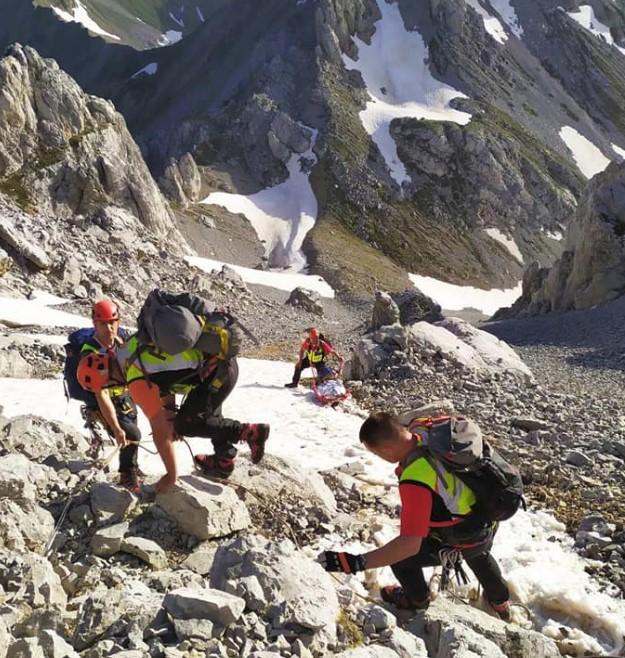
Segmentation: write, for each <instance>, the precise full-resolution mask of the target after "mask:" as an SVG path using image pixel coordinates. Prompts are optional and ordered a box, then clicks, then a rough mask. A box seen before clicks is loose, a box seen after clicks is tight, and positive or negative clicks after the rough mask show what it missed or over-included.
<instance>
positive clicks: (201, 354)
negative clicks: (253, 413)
mask: <svg viewBox="0 0 625 658" xmlns="http://www.w3.org/2000/svg"><path fill="white" fill-rule="evenodd" d="M229 317H230V316H229V315H228V314H227V313H224V312H218V311H211V310H209V308H208V304H207V303H206V302H205V301H204V300H202V299H201V298H199V297H195V296H193V295H189V294H186V293H185V294H181V295H173V294H171V293H167V292H164V291H161V290H154V291H152V292H151V293H150V294H149V295H148V297H147V299H146V301H145V303H144V305H143V308H142V310H141V313H140V315H139V319H138V326H139V330H138V332H137V334H135V335H134V336H132V337H131V338H130V339H129V341H128V343H127V344H126V345H125V346H124V349H123V350H120V351H119V352H118V353H117V355H115V356H116V358H112V355H111V354H110V353H109V354H104V355H97V356H94V357H93V358H92V359H91V361H87V360H83V361H81V364H80V367H79V372H78V378H79V381H80V383H81V385H82V386H83V388H86V389H87V390H94V391H97V390H101V389H102V388H104V387H106V386H109V385H110V383H111V382H124V383H126V384H127V385H128V390H129V392H130V395H131V396H132V399H133V400H134V401H135V402H136V404H137V405H138V406H139V407H140V408H141V410H142V411H143V413H144V414H145V415H146V416H147V417H148V419H149V421H150V425H151V427H152V433H153V436H154V444H155V445H156V447H157V449H158V452H159V454H160V456H161V459H162V460H163V463H164V465H165V469H166V471H167V472H166V473H165V475H164V476H163V477H162V478H161V479H160V480H159V481H158V483H157V484H156V491H157V492H161V493H162V492H165V491H167V490H168V489H170V488H171V487H172V486H173V485H174V483H175V482H176V478H177V475H178V471H177V464H176V454H175V451H174V446H173V441H174V440H175V439H176V438H177V437H179V436H199V437H205V438H210V439H211V440H212V442H213V446H214V450H215V453H214V454H212V455H208V454H201V455H196V456H195V462H196V465H197V467H198V468H199V469H200V470H202V471H203V472H204V473H205V474H207V475H209V476H217V477H222V478H226V477H228V476H229V475H230V474H231V473H232V471H233V469H234V457H235V455H236V454H237V450H236V448H235V444H236V443H237V442H239V441H244V442H247V443H248V445H249V447H250V451H251V458H252V462H254V463H258V462H259V461H260V460H261V459H262V457H263V455H264V450H265V442H266V441H267V438H268V436H269V425H266V424H262V423H254V424H252V423H240V422H239V421H237V420H232V419H230V418H224V417H223V415H222V410H221V407H222V404H223V402H224V400H225V399H226V398H227V397H228V395H230V393H231V392H232V390H233V388H234V386H235V384H236V382H237V378H238V374H239V370H238V366H237V361H236V359H235V358H234V357H235V355H236V354H237V353H238V351H239V347H240V334H239V332H238V329H237V327H236V326H235V325H234V324H233V323H232V322H231V321H230V320H229V319H228V318H229ZM176 394H181V395H184V396H186V397H185V399H184V402H183V404H182V406H181V407H180V408H179V409H177V408H176V404H175V395H176Z"/></svg>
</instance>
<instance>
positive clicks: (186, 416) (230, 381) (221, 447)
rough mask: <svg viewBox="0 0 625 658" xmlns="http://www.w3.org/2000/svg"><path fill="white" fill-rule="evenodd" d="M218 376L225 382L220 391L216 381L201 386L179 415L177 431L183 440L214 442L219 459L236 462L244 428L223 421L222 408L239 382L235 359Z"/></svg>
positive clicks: (177, 416) (195, 390)
mask: <svg viewBox="0 0 625 658" xmlns="http://www.w3.org/2000/svg"><path fill="white" fill-rule="evenodd" d="M216 376H217V377H218V378H219V379H220V380H221V382H222V384H221V386H220V387H219V388H215V386H214V381H215V378H214V377H213V378H212V379H208V380H206V381H203V382H201V383H200V384H199V385H198V386H196V387H195V388H194V389H193V390H192V391H191V392H190V393H189V394H188V395H187V398H186V400H185V401H184V404H183V405H182V407H180V409H179V411H178V413H177V414H176V419H175V420H174V429H175V430H176V433H178V434H180V435H182V436H201V437H204V438H207V439H211V441H212V442H213V446H214V448H215V455H216V456H217V457H222V458H233V457H235V455H236V454H237V450H236V448H235V447H234V446H235V444H236V443H237V442H238V441H239V440H240V436H241V431H242V430H243V424H242V423H240V422H239V421H238V420H232V419H230V418H224V417H223V415H222V413H221V405H222V404H223V402H224V400H225V399H226V398H227V397H228V396H229V395H230V393H231V392H232V389H233V388H234V387H235V385H236V383H237V380H238V378H239V366H238V364H237V362H236V359H230V361H228V362H227V363H226V364H225V365H224V367H223V368H222V369H221V371H219V372H217V375H216Z"/></svg>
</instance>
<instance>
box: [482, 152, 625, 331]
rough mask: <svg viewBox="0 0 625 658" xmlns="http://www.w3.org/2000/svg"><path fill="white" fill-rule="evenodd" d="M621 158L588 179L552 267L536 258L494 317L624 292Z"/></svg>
mask: <svg viewBox="0 0 625 658" xmlns="http://www.w3.org/2000/svg"><path fill="white" fill-rule="evenodd" d="M624 236H625V164H616V163H615V164H612V165H610V167H608V169H607V170H606V171H605V172H603V173H602V174H600V175H599V176H596V177H595V178H594V179H593V180H592V181H591V183H590V184H589V186H588V188H587V190H586V192H585V194H584V197H583V198H582V200H581V202H580V204H579V207H578V208H577V210H576V212H575V214H574V215H573V217H572V219H571V223H570V225H569V228H568V232H567V235H566V247H565V251H564V253H563V254H562V257H561V258H560V259H559V260H558V261H557V262H556V263H555V264H554V266H553V267H552V268H551V269H548V268H540V267H539V266H538V265H537V264H534V265H532V266H531V267H529V268H528V269H527V270H526V272H525V276H524V278H523V293H522V295H521V297H520V298H519V299H518V300H517V302H516V303H515V304H514V305H513V306H512V307H511V308H510V309H503V310H502V311H501V312H500V313H498V315H497V316H495V317H496V319H501V318H503V317H506V316H511V315H523V314H530V315H532V314H537V313H547V312H549V311H565V310H569V309H582V308H589V307H591V306H595V305H596V304H602V303H604V302H608V301H610V300H612V299H615V298H616V297H619V296H621V295H622V294H623V293H625V241H624Z"/></svg>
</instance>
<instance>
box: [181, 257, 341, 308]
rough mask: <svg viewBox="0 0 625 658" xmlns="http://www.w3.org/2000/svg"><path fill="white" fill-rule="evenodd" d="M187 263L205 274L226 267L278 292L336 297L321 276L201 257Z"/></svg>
mask: <svg viewBox="0 0 625 658" xmlns="http://www.w3.org/2000/svg"><path fill="white" fill-rule="evenodd" d="M186 261H187V262H188V263H189V264H190V265H194V266H195V267H199V268H200V269H201V270H203V271H204V272H208V273H210V272H213V271H217V272H219V271H220V270H221V268H222V267H223V266H224V265H227V266H228V267H231V268H232V269H233V270H234V271H235V272H238V273H239V274H240V275H241V277H242V278H243V280H244V281H245V282H246V283H251V284H257V285H260V286H269V287H270V288H276V289H278V290H286V291H289V292H290V291H291V290H293V288H296V287H297V286H301V287H302V288H306V289H308V290H315V291H316V292H318V293H319V294H320V295H321V296H322V297H329V298H333V297H334V290H333V289H332V288H331V287H330V286H329V285H328V284H327V283H326V282H325V280H324V279H322V278H321V277H320V276H316V275H314V274H300V273H298V272H292V271H286V272H280V271H273V270H255V269H253V268H251V267H243V266H242V265H230V264H229V263H224V262H223V261H220V260H213V259H211V258H201V257H199V256H187V257H186Z"/></svg>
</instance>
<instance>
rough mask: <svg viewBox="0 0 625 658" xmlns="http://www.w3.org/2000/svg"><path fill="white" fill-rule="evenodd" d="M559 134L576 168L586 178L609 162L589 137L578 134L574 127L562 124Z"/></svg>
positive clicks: (599, 170) (596, 172) (598, 171)
mask: <svg viewBox="0 0 625 658" xmlns="http://www.w3.org/2000/svg"><path fill="white" fill-rule="evenodd" d="M559 134H560V138H561V139H562V141H563V142H564V143H565V144H566V146H567V148H568V149H569V151H571V153H572V154H573V160H575V164H576V165H577V168H578V169H579V170H580V171H581V172H582V174H584V176H586V178H592V177H593V176H594V175H595V174H598V173H600V172H602V171H603V170H604V169H605V168H606V167H607V166H608V165H609V164H610V160H609V159H608V158H606V157H605V155H603V153H602V152H601V151H600V150H599V149H598V148H597V147H596V146H595V145H594V144H593V143H592V142H591V141H590V140H589V139H586V137H584V136H583V135H580V133H579V132H577V130H575V128H572V127H571V126H562V128H561V129H560V133H559Z"/></svg>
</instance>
